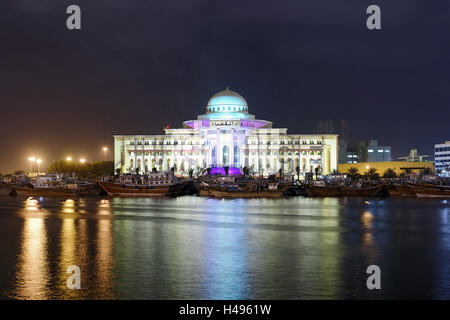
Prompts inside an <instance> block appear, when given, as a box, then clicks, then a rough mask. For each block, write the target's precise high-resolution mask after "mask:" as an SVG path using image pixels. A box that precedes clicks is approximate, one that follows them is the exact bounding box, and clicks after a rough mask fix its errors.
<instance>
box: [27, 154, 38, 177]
mask: <svg viewBox="0 0 450 320" xmlns="http://www.w3.org/2000/svg"><path fill="white" fill-rule="evenodd" d="M28 160H29V161H30V174H31V173H33V162H34V161H36V158H35V157H29V158H28Z"/></svg>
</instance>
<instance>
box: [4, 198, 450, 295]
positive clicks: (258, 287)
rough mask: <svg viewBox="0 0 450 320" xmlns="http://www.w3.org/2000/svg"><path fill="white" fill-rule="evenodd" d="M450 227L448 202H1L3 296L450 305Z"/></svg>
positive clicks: (284, 200)
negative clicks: (375, 271) (77, 273)
mask: <svg viewBox="0 0 450 320" xmlns="http://www.w3.org/2000/svg"><path fill="white" fill-rule="evenodd" d="M449 219H450V210H449V205H448V204H447V203H446V201H445V200H438V199H433V200H422V199H360V198H351V199H334V198H325V199H312V198H289V199H280V200H213V199H205V198H199V197H180V198H177V199H146V198H134V199H133V198H107V199H99V198H85V199H76V200H71V199H61V198H59V199H56V198H53V199H52V198H40V199H39V198H28V199H27V198H20V197H18V198H15V199H14V198H10V197H8V196H0V257H1V264H0V265H1V267H0V268H1V269H0V297H1V298H3V299H5V298H19V299H74V298H76V299H78V298H81V299H88V298H93V299H110V298H118V299H348V298H364V299H367V298H368V299H379V298H389V299H391V298H402V299H405V298H432V299H450V224H449ZM371 264H376V265H378V266H379V267H380V268H381V286H382V289H381V290H368V289H367V287H366V279H367V277H368V275H367V274H366V268H367V266H369V265H371ZM70 265H78V266H79V267H80V268H81V289H80V290H69V289H67V286H66V281H67V278H68V277H69V276H70V274H68V273H67V272H66V270H67V267H68V266H70Z"/></svg>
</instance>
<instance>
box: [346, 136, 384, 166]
mask: <svg viewBox="0 0 450 320" xmlns="http://www.w3.org/2000/svg"><path fill="white" fill-rule="evenodd" d="M349 152H354V153H356V154H357V155H358V157H359V161H360V162H381V161H391V147H388V146H379V145H378V141H377V140H369V141H367V142H366V141H361V142H357V143H356V144H355V145H354V146H353V147H351V148H349Z"/></svg>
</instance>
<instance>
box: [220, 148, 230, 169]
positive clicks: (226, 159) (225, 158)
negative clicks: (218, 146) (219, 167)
mask: <svg viewBox="0 0 450 320" xmlns="http://www.w3.org/2000/svg"><path fill="white" fill-rule="evenodd" d="M222 150H223V157H222V162H223V165H224V166H227V165H228V164H229V162H230V149H229V148H228V146H223V149H222Z"/></svg>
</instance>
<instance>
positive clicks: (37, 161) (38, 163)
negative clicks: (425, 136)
mask: <svg viewBox="0 0 450 320" xmlns="http://www.w3.org/2000/svg"><path fill="white" fill-rule="evenodd" d="M41 162H42V160H41V159H37V160H36V163H37V167H38V168H37V169H38V171H37V174H38V175H39V165H40V164H41Z"/></svg>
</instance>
